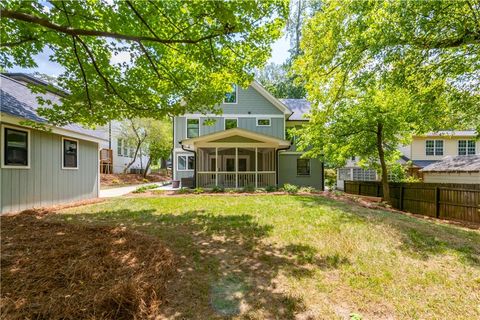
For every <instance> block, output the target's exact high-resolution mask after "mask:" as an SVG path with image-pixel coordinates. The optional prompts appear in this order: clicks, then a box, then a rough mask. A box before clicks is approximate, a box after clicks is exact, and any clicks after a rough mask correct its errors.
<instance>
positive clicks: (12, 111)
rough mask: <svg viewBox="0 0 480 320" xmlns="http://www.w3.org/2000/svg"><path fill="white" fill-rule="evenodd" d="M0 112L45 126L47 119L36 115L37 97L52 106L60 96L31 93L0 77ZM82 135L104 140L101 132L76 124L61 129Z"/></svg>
mask: <svg viewBox="0 0 480 320" xmlns="http://www.w3.org/2000/svg"><path fill="white" fill-rule="evenodd" d="M0 87H1V88H0V89H1V90H0V93H1V96H0V111H1V112H3V113H6V114H9V115H12V116H15V117H20V118H24V119H27V120H32V121H35V122H39V123H45V124H47V123H48V121H47V119H45V118H43V117H41V116H39V115H38V114H37V109H38V108H40V107H42V105H40V104H39V103H38V101H37V97H38V96H41V97H42V98H43V99H45V100H46V99H49V100H51V101H52V103H54V104H60V103H61V102H60V96H58V95H57V94H54V93H51V92H48V91H47V92H46V93H33V92H32V91H31V90H30V88H29V87H28V86H26V85H25V84H23V83H21V82H19V81H16V80H14V79H11V78H9V77H7V76H5V75H0ZM61 128H63V129H66V130H70V131H73V132H76V133H80V134H83V135H87V136H91V137H95V138H101V139H104V134H103V132H101V131H99V130H90V129H85V128H83V127H81V126H79V125H77V124H68V125H66V126H63V127H61Z"/></svg>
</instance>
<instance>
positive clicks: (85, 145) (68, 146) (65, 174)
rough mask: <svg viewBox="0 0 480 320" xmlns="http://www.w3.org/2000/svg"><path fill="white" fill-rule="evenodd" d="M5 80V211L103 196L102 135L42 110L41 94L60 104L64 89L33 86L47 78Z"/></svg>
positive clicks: (0, 125)
mask: <svg viewBox="0 0 480 320" xmlns="http://www.w3.org/2000/svg"><path fill="white" fill-rule="evenodd" d="M16 79H18V80H16ZM0 81H1V83H0V87H1V100H0V143H1V156H0V161H1V165H0V187H1V188H0V189H1V191H0V212H1V213H6V212H13V211H20V210H25V209H28V208H33V207H44V206H51V205H54V204H58V203H64V202H69V201H76V200H84V199H89V198H95V197H98V192H99V170H98V164H99V159H98V150H99V144H100V143H102V142H103V138H102V136H101V134H100V133H99V132H97V131H93V130H87V129H84V128H82V127H80V126H78V125H75V124H71V125H67V126H64V127H55V126H50V125H48V124H47V122H46V120H45V119H44V118H42V117H40V116H39V115H38V114H37V108H38V107H39V106H40V105H39V104H38V102H37V97H38V96H41V97H42V98H44V99H50V100H51V101H52V102H54V103H60V96H61V92H58V91H57V90H55V92H50V91H47V92H46V93H45V94H36V93H32V92H31V90H30V88H28V86H27V84H37V85H45V86H46V85H47V84H46V83H45V82H43V81H41V80H38V79H36V78H33V77H31V76H28V75H25V74H10V76H7V75H0ZM26 120H28V121H31V122H32V123H35V124H37V125H38V124H39V125H43V126H44V128H45V129H46V130H43V129H42V130H38V129H34V128H33V127H31V126H27V125H26V124H25V121H26Z"/></svg>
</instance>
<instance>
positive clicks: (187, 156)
mask: <svg viewBox="0 0 480 320" xmlns="http://www.w3.org/2000/svg"><path fill="white" fill-rule="evenodd" d="M179 157H185V158H186V159H185V160H186V162H185V169H180V168H179V164H180V161H178V158H179ZM188 158H194V161H195V156H193V155H191V154H177V158H176V159H177V171H182V172H183V171H194V170H195V168H194V169H188ZM194 165H195V163H194Z"/></svg>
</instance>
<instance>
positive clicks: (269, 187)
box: [265, 186, 277, 192]
mask: <svg viewBox="0 0 480 320" xmlns="http://www.w3.org/2000/svg"><path fill="white" fill-rule="evenodd" d="M265 191H267V192H275V191H277V187H276V186H266V187H265Z"/></svg>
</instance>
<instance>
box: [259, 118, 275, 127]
mask: <svg viewBox="0 0 480 320" xmlns="http://www.w3.org/2000/svg"><path fill="white" fill-rule="evenodd" d="M259 120H268V125H266V124H258V121H259ZM255 121H256V122H257V127H271V126H272V118H266V117H265V118H260V117H258V118H257V119H256V120H255Z"/></svg>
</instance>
